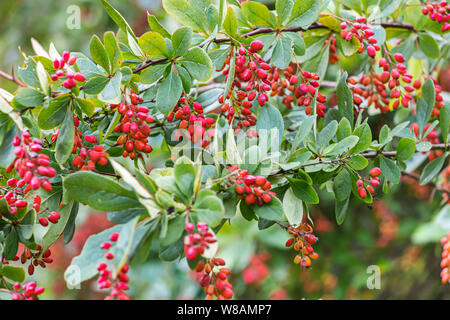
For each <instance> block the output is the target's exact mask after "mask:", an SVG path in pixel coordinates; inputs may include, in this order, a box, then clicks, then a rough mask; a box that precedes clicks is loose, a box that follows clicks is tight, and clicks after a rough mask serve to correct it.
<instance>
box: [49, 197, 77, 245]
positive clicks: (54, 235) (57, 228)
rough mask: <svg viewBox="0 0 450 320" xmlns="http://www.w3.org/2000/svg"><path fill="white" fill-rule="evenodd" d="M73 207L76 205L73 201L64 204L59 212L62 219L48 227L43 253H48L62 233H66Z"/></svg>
mask: <svg viewBox="0 0 450 320" xmlns="http://www.w3.org/2000/svg"><path fill="white" fill-rule="evenodd" d="M73 205H74V203H73V201H72V200H71V201H69V202H68V203H64V205H63V206H62V207H61V208H60V209H59V210H58V213H59V214H60V216H61V218H60V219H59V220H58V223H55V224H53V223H51V224H49V226H48V227H47V228H48V229H47V232H46V233H45V235H44V237H43V238H42V243H41V245H42V252H45V251H47V249H48V248H50V246H51V245H52V244H53V243H54V242H55V241H56V240H57V239H58V238H59V237H60V236H61V233H62V232H63V231H64V228H65V227H66V224H67V221H68V220H69V217H70V214H71V212H72V208H73Z"/></svg>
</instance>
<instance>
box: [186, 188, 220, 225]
mask: <svg viewBox="0 0 450 320" xmlns="http://www.w3.org/2000/svg"><path fill="white" fill-rule="evenodd" d="M206 191H208V192H206ZM202 193H205V194H209V193H210V190H207V189H204V190H201V191H200V192H199V193H198V195H197V199H196V200H195V203H194V206H193V207H192V211H191V213H192V214H195V215H197V218H198V221H203V222H206V223H207V224H208V225H209V226H210V227H212V228H213V227H215V226H217V225H219V223H220V222H221V221H222V218H223V216H224V214H225V208H224V206H223V203H222V201H221V200H220V199H219V198H218V197H216V196H215V195H206V196H203V195H202Z"/></svg>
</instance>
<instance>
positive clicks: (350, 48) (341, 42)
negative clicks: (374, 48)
mask: <svg viewBox="0 0 450 320" xmlns="http://www.w3.org/2000/svg"><path fill="white" fill-rule="evenodd" d="M336 42H337V45H338V47H339V48H340V49H341V50H342V53H343V54H344V55H345V56H347V57H349V56H352V55H354V54H355V53H356V52H357V51H358V50H359V48H360V47H361V42H360V41H359V40H358V39H357V38H356V37H352V40H351V41H347V40H345V39H342V38H341V37H336Z"/></svg>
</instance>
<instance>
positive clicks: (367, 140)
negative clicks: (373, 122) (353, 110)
mask: <svg viewBox="0 0 450 320" xmlns="http://www.w3.org/2000/svg"><path fill="white" fill-rule="evenodd" d="M353 135H355V136H358V137H359V141H358V143H357V144H356V146H354V147H353V148H352V149H351V150H350V152H349V154H356V153H360V152H364V151H366V150H367V148H369V147H370V145H371V143H372V131H371V130H370V127H369V125H368V124H367V123H364V124H362V125H360V126H359V127H358V128H356V129H355V131H353Z"/></svg>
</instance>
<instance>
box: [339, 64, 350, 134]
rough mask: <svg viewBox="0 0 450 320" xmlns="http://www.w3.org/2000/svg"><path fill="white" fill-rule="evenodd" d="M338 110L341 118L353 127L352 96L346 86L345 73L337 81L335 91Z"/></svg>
mask: <svg viewBox="0 0 450 320" xmlns="http://www.w3.org/2000/svg"><path fill="white" fill-rule="evenodd" d="M336 96H337V103H338V109H339V111H340V112H341V115H342V117H345V118H347V120H348V121H349V122H350V124H351V127H353V119H354V118H353V96H352V93H351V91H350V89H349V88H348V86H347V72H344V74H343V75H342V76H341V78H340V79H339V82H338V85H337V89H336Z"/></svg>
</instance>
